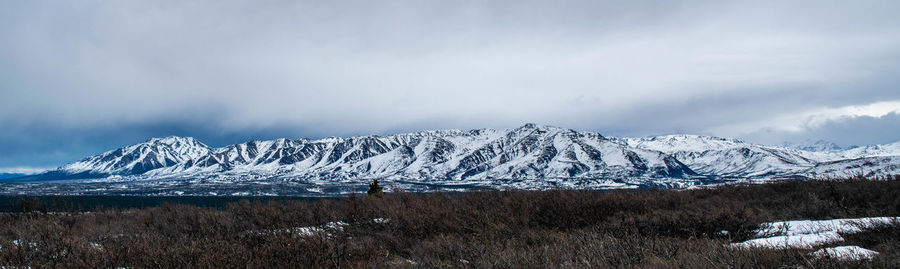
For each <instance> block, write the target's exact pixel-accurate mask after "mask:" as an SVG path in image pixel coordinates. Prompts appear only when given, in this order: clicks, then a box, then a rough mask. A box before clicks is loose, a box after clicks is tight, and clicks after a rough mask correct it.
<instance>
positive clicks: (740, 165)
mask: <svg viewBox="0 0 900 269" xmlns="http://www.w3.org/2000/svg"><path fill="white" fill-rule="evenodd" d="M892 174H900V142H898V143H892V144H885V145H875V146H867V147H857V148H851V149H846V150H845V149H840V148H835V147H834V146H832V145H824V146H823V147H817V148H804V147H800V148H796V147H784V146H782V147H776V146H764V145H757V144H751V143H746V142H743V141H741V140H737V139H729V138H719V137H712V136H701V135H666V136H656V137H648V138H621V137H606V136H603V135H601V134H598V133H592V132H578V131H574V130H571V129H563V128H558V127H553V126H543V125H536V124H526V125H523V126H521V127H518V128H514V129H509V130H493V129H476V130H470V131H460V130H440V131H422V132H415V133H405V134H397V135H390V136H378V135H369V136H357V137H350V138H324V139H275V140H266V141H249V142H246V143H241V144H235V145H229V146H225V147H220V148H214V147H209V146H207V145H205V144H203V143H202V142H200V141H198V140H196V139H194V138H190V137H176V136H171V137H165V138H153V139H150V140H147V141H146V142H143V143H139V144H136V145H131V146H127V147H123V148H119V149H115V150H111V151H107V152H104V153H101V154H99V155H95V156H90V157H87V158H84V159H81V160H79V161H76V162H73V163H70V164H66V165H64V166H62V167H59V168H57V169H55V170H52V171H48V172H45V173H41V174H37V175H33V176H27V177H21V178H18V179H16V180H17V181H20V182H48V181H64V182H94V183H96V182H147V181H155V180H191V179H198V178H203V179H210V180H218V181H219V182H223V183H228V182H306V183H309V182H321V183H327V182H331V183H334V182H366V181H369V180H371V179H374V178H378V179H384V180H388V181H397V182H412V183H417V184H451V185H452V184H464V183H467V182H479V183H480V184H484V185H491V184H494V183H496V184H499V185H506V186H513V187H516V185H515V184H516V182H522V181H528V182H540V181H552V182H556V183H560V184H563V185H566V183H567V182H593V183H589V184H588V185H591V184H593V185H599V186H607V185H610V184H612V185H616V184H640V182H644V183H646V182H656V183H660V182H662V183H664V184H663V185H666V186H674V187H678V186H680V185H679V184H680V183H685V182H688V184H687V185H688V186H690V185H697V184H703V182H707V181H721V180H741V179H745V180H766V179H780V178H826V177H846V176H852V175H865V176H883V175H892ZM636 182H637V183H636ZM657 185H658V184H657Z"/></svg>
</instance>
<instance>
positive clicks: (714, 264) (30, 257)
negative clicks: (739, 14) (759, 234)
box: [0, 177, 900, 268]
mask: <svg viewBox="0 0 900 269" xmlns="http://www.w3.org/2000/svg"><path fill="white" fill-rule="evenodd" d="M898 197H900V177H892V178H888V179H880V180H864V179H853V180H840V181H790V182H780V183H773V184H764V185H751V186H727V187H718V188H712V189H697V190H680V191H679V190H637V191H608V192H603V191H578V190H549V191H512V190H510V191H479V192H469V193H428V194H417V193H402V192H401V193H386V194H384V196H383V197H368V196H365V195H363V196H356V195H351V196H348V197H344V198H342V199H340V200H328V199H323V200H319V201H276V202H267V203H253V202H248V201H241V202H237V203H231V204H229V205H227V206H226V207H225V208H221V209H216V208H201V207H196V206H189V205H179V204H166V205H163V206H158V207H152V208H144V209H104V210H100V211H92V212H69V213H52V212H49V213H48V212H44V211H31V212H23V213H9V214H2V215H0V247H2V248H0V266H32V267H35V268H42V267H62V268H78V267H85V268H99V267H106V268H109V267H164V268H209V267H223V268H232V267H241V268H284V267H289V268H298V267H300V268H309V267H328V268H338V267H342V268H346V267H349V268H383V267H409V268H419V267H465V268H487V267H502V268H510V267H515V268H541V267H544V268H545V267H553V268H559V267H561V268H591V267H593V268H610V267H612V268H617V267H644V268H724V267H732V268H778V267H798V266H803V267H808V268H831V267H833V268H846V267H851V268H853V267H859V268H870V267H894V268H896V267H900V236H898V234H900V227H898V226H897V225H893V226H885V227H879V228H878V229H873V230H871V231H868V232H864V233H860V234H857V235H854V236H850V237H848V240H849V241H852V242H853V243H856V244H858V245H860V246H863V247H866V248H870V249H873V250H876V251H879V252H881V253H882V254H881V255H878V256H877V257H876V259H875V260H873V261H863V262H840V261H836V260H829V259H816V258H813V257H811V256H810V255H808V253H809V250H802V249H790V250H764V249H749V250H747V249H737V248H731V247H727V244H728V243H730V242H736V241H741V240H745V239H747V238H748V237H749V236H750V235H751V234H752V233H753V230H754V229H755V228H756V227H758V225H759V224H760V223H762V222H766V221H773V220H788V219H827V218H843V217H865V216H900V199H898ZM22 208H23V209H42V207H40V206H37V205H28V207H25V206H23V207H22ZM382 219H386V220H388V221H380V220H382ZM335 221H342V222H345V223H347V225H344V226H326V224H327V223H330V222H335ZM298 227H319V229H307V230H304V231H305V232H300V231H301V230H302V229H298ZM722 231H728V232H727V233H726V232H722Z"/></svg>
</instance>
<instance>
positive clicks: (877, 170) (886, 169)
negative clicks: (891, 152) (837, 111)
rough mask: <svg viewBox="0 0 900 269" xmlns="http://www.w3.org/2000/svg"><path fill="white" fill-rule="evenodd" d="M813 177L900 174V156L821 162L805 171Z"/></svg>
mask: <svg viewBox="0 0 900 269" xmlns="http://www.w3.org/2000/svg"><path fill="white" fill-rule="evenodd" d="M805 174H806V175H808V176H809V177H813V178H819V177H833V178H846V177H853V176H858V175H862V176H866V177H876V176H884V175H898V174H900V156H889V157H865V158H858V159H846V160H837V161H831V162H823V163H819V164H817V165H816V166H814V167H812V168H810V169H809V170H808V171H806V172H805Z"/></svg>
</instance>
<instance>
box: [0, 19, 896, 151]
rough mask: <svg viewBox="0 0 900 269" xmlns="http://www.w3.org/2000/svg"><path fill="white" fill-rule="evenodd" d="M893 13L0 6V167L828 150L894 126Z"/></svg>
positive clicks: (890, 137)
mask: <svg viewBox="0 0 900 269" xmlns="http://www.w3.org/2000/svg"><path fill="white" fill-rule="evenodd" d="M896 10H900V3H898V2H896V1H854V2H853V3H850V2H845V1H791V2H789V3H780V2H777V3H746V1H741V2H730V1H686V2H681V3H658V2H654V1H647V2H644V1H628V2H626V3H622V2H614V1H610V2H607V1H562V2H548V1H452V2H430V1H408V2H403V1H397V2H388V3H382V2H373V1H328V2H325V3H323V2H319V1H316V2H313V1H309V2H298V1H196V2H194V1H192V2H189V3H187V2H168V3H157V2H112V3H109V2H99V1H97V2H89V1H88V2H68V1H58V2H57V1H46V2H44V1H24V2H23V1H10V2H4V3H2V4H0V36H2V39H3V40H2V42H0V89H2V91H3V94H2V95H3V98H0V125H2V126H4V127H5V128H4V130H0V155H2V156H4V157H0V167H11V166H28V165H40V166H46V165H58V164H61V163H63V162H66V161H71V160H72V158H76V157H80V156H82V155H86V154H93V153H96V152H99V151H102V150H105V149H109V148H112V147H116V146H121V145H122V143H131V142H136V141H141V140H143V139H146V138H147V137H148V136H160V135H169V134H177V135H189V136H196V137H198V138H201V139H204V140H206V141H211V142H210V143H211V144H214V145H215V144H225V143H234V142H240V141H239V140H238V139H246V138H268V137H279V136H284V137H304V136H308V137H320V136H329V135H335V136H345V135H357V134H368V133H381V134H385V133H393V132H401V131H410V130H418V129H444V128H462V129H467V128H481V127H491V128H508V127H513V126H517V125H520V124H522V123H524V122H537V123H544V124H551V125H558V126H562V127H569V128H575V129H579V130H591V131H599V132H601V133H604V134H610V135H630V136H644V135H653V134H665V133H702V134H712V135H723V136H738V137H744V138H748V139H758V140H759V141H765V142H769V141H775V140H779V139H785V140H786V139H806V138H818V137H828V136H829V135H828V134H827V133H825V132H826V131H827V130H826V129H823V128H826V127H833V126H836V125H841V124H844V125H847V126H849V125H848V124H850V125H852V124H851V123H852V122H857V121H861V120H863V121H865V120H874V121H884V122H885V123H889V120H891V119H892V117H894V115H895V114H892V113H897V110H898V108H900V107H898V104H900V103H898V102H900V90H898V89H897V88H896V85H900V76H898V75H900V74H898V71H897V70H900V19H898V18H897V16H896V14H895V12H894V11H896ZM854 108H856V109H863V110H866V109H870V110H871V111H870V110H866V111H864V112H859V113H857V112H854V111H853V109H854ZM872 111H875V112H877V113H875V112H872ZM893 122H895V121H893ZM760 134H766V135H760ZM898 139H900V137H897V136H896V132H895V133H890V134H879V135H871V136H867V138H865V139H862V138H858V139H855V138H853V137H838V138H837V139H836V140H840V141H842V142H845V143H853V144H868V143H883V142H890V141H894V140H898ZM117 143H118V144H117Z"/></svg>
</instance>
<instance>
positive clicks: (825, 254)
mask: <svg viewBox="0 0 900 269" xmlns="http://www.w3.org/2000/svg"><path fill="white" fill-rule="evenodd" d="M811 255H813V256H815V257H819V258H834V259H839V260H871V259H872V258H874V257H875V255H878V252H876V251H872V250H868V249H865V248H861V247H858V246H840V247H833V248H823V249H820V250H817V251H815V252H813V253H811Z"/></svg>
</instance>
